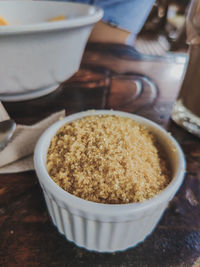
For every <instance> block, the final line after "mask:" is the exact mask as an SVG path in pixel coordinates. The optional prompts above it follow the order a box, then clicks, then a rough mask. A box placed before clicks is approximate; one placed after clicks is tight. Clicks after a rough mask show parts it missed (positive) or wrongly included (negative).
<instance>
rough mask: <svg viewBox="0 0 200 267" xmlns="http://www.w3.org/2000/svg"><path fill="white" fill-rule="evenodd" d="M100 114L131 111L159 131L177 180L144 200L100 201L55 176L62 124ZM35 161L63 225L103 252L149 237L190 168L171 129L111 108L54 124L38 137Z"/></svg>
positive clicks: (67, 231) (55, 218) (79, 241)
mask: <svg viewBox="0 0 200 267" xmlns="http://www.w3.org/2000/svg"><path fill="white" fill-rule="evenodd" d="M99 114H114V115H117V116H122V117H129V118H131V119H133V120H135V121H138V122H139V123H141V124H143V125H145V126H146V127H147V128H148V129H150V130H151V132H152V133H153V134H154V135H155V136H156V138H157V140H158V141H159V143H160V144H161V145H162V147H163V148H164V151H165V153H166V157H167V158H168V159H169V162H170V165H171V169H172V180H171V182H170V184H169V185H168V186H167V187H166V188H165V189H164V190H163V191H162V193H160V194H159V195H157V196H156V197H154V198H152V199H150V200H147V201H145V202H143V203H131V204H119V205H118V204H117V205H111V204H99V203H94V202H90V201H86V200H83V199H81V198H78V197H76V196H74V195H71V194H69V193H68V192H66V191H64V190H63V189H62V188H60V187H59V186H58V185H57V184H56V183H55V182H54V181H53V180H52V179H51V178H50V176H49V175H48V172H47V170H46V153H47V150H48V147H49V144H50V140H51V139H52V137H53V136H54V135H55V134H56V132H57V130H58V129H59V128H60V127H61V126H62V125H63V124H65V123H66V122H70V121H73V120H76V119H79V118H82V117H84V116H88V115H99ZM34 163H35V170H36V173H37V176H38V179H39V182H40V185H41V187H42V189H43V192H44V196H45V200H46V204H47V208H48V211H49V214H50V216H51V218H52V221H53V223H54V224H55V225H56V226H57V228H58V231H59V232H60V233H62V234H64V235H65V236H66V238H67V239H68V240H70V241H73V242H74V243H75V244H76V245H78V246H80V247H84V248H86V249H89V250H94V251H99V252H113V251H120V250H125V249H127V248H129V247H132V246H135V245H137V244H138V243H139V242H141V241H143V240H144V239H145V238H146V237H147V236H148V235H149V234H150V233H151V232H152V231H153V230H154V228H155V226H156V225H157V223H158V222H159V220H160V218H161V216H162V214H163V212H164V211H165V209H166V207H167V205H168V203H169V201H170V200H171V199H172V198H173V196H174V195H175V193H176V192H177V190H178V189H179V187H180V185H181V183H182V181H183V178H184V171H185V159H184V155H183V152H182V150H181V148H180V146H179V145H178V143H177V142H176V141H175V139H174V138H173V137H172V136H171V135H170V134H169V133H168V132H166V131H165V130H164V129H162V128H161V127H160V126H159V125H157V124H155V123H153V122H152V121H149V120H147V119H145V118H142V117H140V116H136V115H133V114H129V113H125V112H120V111H109V110H99V111H98V110H97V111H86V112H80V113H77V114H74V115H70V116H68V117H66V118H65V119H63V120H62V121H59V122H57V123H55V124H54V125H52V126H51V127H50V128H49V129H47V130H46V131H45V132H44V133H43V135H42V136H41V138H40V140H39V141H38V143H37V146H36V149H35V154H34Z"/></svg>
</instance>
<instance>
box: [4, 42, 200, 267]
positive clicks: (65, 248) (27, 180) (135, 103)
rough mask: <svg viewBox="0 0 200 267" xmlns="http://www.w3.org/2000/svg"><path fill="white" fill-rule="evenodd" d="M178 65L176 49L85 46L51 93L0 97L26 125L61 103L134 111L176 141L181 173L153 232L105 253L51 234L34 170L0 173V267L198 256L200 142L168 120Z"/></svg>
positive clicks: (174, 262) (140, 262)
mask: <svg viewBox="0 0 200 267" xmlns="http://www.w3.org/2000/svg"><path fill="white" fill-rule="evenodd" d="M180 59H181V60H180ZM183 71H184V64H183V58H180V57H179V56H178V55H174V56H168V57H152V56H144V57H143V56H142V55H138V54H137V52H136V51H135V50H134V49H132V48H131V47H128V46H120V45H98V44H93V45H90V46H88V47H87V49H86V51H85V53H84V57H83V61H82V65H81V68H80V70H79V71H78V72H77V73H76V74H75V75H74V76H73V77H72V78H71V79H70V80H68V81H67V82H65V83H63V84H62V85H61V86H60V87H59V88H58V89H57V90H56V91H55V92H53V93H51V94H49V95H47V96H44V97H41V98H38V99H35V100H30V101H24V102H16V103H4V105H5V107H6V109H7V111H8V112H9V114H10V115H11V116H12V117H13V118H14V119H15V120H16V121H17V122H19V123H26V124H31V123H34V122H36V121H38V120H40V119H41V118H44V117H45V116H47V115H49V114H51V113H52V112H54V111H57V110H60V109H63V108H64V109H66V112H67V114H71V113H73V112H77V111H81V110H86V109H94V108H95V109H97V108H98V109H102V108H114V109H119V110H124V111H128V112H132V113H137V114H140V115H142V116H145V117H147V118H150V119H151V120H153V121H155V122H157V123H159V124H160V125H162V126H164V127H165V128H167V129H168V130H169V131H170V132H171V133H172V135H173V136H174V137H175V138H176V139H177V140H178V142H179V143H180V145H181V146H182V148H183V151H184V153H185V156H186V161H187V173H186V176H185V180H184V183H183V185H182V187H181V189H180V190H179V192H178V193H177V194H176V196H175V198H174V199H173V200H172V202H171V203H170V205H169V207H168V209H167V211H166V212H165V214H164V216H163V217H162V219H161V221H160V222H159V224H158V226H157V228H156V230H155V231H154V232H153V233H152V234H151V235H150V236H149V237H148V238H147V239H146V240H145V241H144V242H143V243H141V244H139V245H138V246H137V247H135V248H131V249H129V250H127V251H124V252H119V253H111V254H105V253H103V254H98V253H94V252H89V251H86V250H84V249H81V248H78V247H76V246H75V245H74V244H72V243H71V242H68V241H66V239H65V238H64V237H63V236H61V235H60V234H59V233H58V232H57V230H56V228H55V227H54V226H53V224H52V222H51V220H50V218H49V216H48V214H47V209H46V206H45V203H44V199H43V195H42V191H41V189H40V186H39V184H38V181H37V178H36V175H35V173H34V172H26V173H19V174H7V175H0V266H5V267H7V266H8V267H12V266H20V267H21V266H34V267H35V266H47V267H48V266H59V267H62V266H99V267H100V266H105V267H108V266H119V267H122V266H136V267H137V266H138V267H140V266H142V267H143V266H152V267H154V266H155V267H156V266H159V267H165V266H166V267H168V266H186V267H187V266H188V267H190V266H192V265H193V264H194V262H195V261H196V260H197V259H198V257H200V204H199V202H200V140H199V139H198V138H197V137H194V136H192V135H191V134H189V133H188V132H186V131H185V130H183V129H182V128H180V127H179V126H177V125H176V124H174V123H173V122H172V121H171V120H170V112H171V108H172V105H173V102H174V100H175V99H176V96H177V94H178V91H179V88H180V84H181V81H182V75H183ZM144 75H145V76H147V78H146V80H145V79H143V76H144ZM135 81H137V82H135ZM141 85H142V89H141Z"/></svg>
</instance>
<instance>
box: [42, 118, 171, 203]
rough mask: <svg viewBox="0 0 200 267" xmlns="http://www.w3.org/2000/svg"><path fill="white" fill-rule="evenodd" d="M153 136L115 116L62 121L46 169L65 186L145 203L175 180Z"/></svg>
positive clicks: (86, 194) (96, 197) (84, 194)
mask: <svg viewBox="0 0 200 267" xmlns="http://www.w3.org/2000/svg"><path fill="white" fill-rule="evenodd" d="M168 169H169V168H168V166H167V163H166V161H165V160H164V159H163V157H162V156H161V151H160V148H159V146H158V145H157V144H156V140H155V138H154V136H153V135H152V134H151V133H150V132H149V131H148V130H147V129H146V128H145V127H144V126H142V125H140V124H138V123H137V122H135V121H133V120H131V119H129V118H123V117H117V116H114V115H101V116H88V117H84V118H82V119H79V120H76V121H73V122H70V123H67V124H65V125H64V126H62V127H61V128H60V129H59V130H58V131H57V133H56V135H55V136H54V137H53V138H52V140H51V143H50V146H49V150H48V153H47V170H48V172H49V175H50V176H51V178H52V179H53V180H54V181H55V182H56V183H57V184H58V185H59V186H60V187H62V188H63V189H64V190H66V191H68V192H69V193H71V194H73V195H75V196H78V197H80V198H83V199H86V200H90V201H94V202H99V203H107V204H123V203H132V202H141V201H144V200H146V199H149V198H151V197H153V196H155V195H156V194H158V193H159V192H161V191H162V190H163V189H164V188H165V187H166V186H167V185H168V183H169V182H170V173H169V171H168Z"/></svg>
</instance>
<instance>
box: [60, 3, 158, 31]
mask: <svg viewBox="0 0 200 267" xmlns="http://www.w3.org/2000/svg"><path fill="white" fill-rule="evenodd" d="M64 1H68V2H78V3H85V4H92V5H95V6H97V7H101V8H102V9H103V10H104V16H103V21H105V22H107V23H110V24H112V25H114V26H116V27H119V28H121V29H124V30H127V31H129V32H131V33H132V36H135V35H137V34H138V32H139V31H140V30H141V28H142V26H143V25H144V23H145V21H146V19H147V17H148V15H149V12H150V11H151V8H152V6H153V3H154V0H64Z"/></svg>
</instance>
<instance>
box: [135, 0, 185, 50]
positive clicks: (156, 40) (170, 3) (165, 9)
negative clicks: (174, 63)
mask: <svg viewBox="0 0 200 267" xmlns="http://www.w3.org/2000/svg"><path fill="white" fill-rule="evenodd" d="M189 3H190V0H156V1H155V4H154V6H153V8H152V11H151V13H150V15H149V17H148V19H147V21H146V23H145V25H144V27H143V29H142V31H141V32H140V34H139V35H138V37H137V39H136V41H135V43H134V46H135V48H136V49H137V50H138V51H140V52H142V53H145V54H152V55H164V54H165V53H169V52H172V51H173V52H180V53H184V52H187V48H188V45H187V44H186V27H185V19H186V14H187V9H188V6H189Z"/></svg>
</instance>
